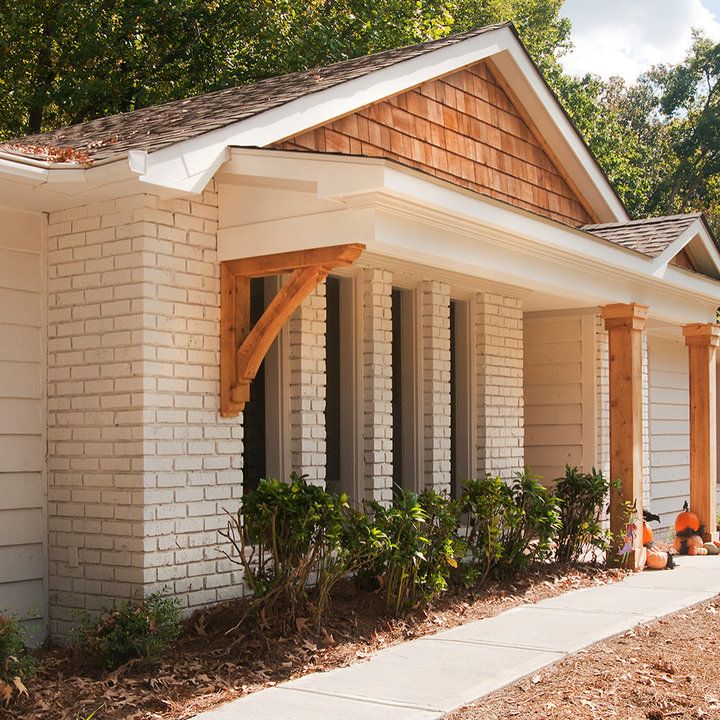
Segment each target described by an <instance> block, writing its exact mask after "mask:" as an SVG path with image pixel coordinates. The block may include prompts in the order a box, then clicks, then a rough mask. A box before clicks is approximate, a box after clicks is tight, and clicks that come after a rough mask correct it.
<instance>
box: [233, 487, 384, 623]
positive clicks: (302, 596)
mask: <svg viewBox="0 0 720 720" xmlns="http://www.w3.org/2000/svg"><path fill="white" fill-rule="evenodd" d="M221 534H222V535H223V537H225V538H226V539H227V540H228V541H230V543H231V544H232V545H233V548H234V550H235V553H234V554H232V555H231V554H228V553H226V555H227V557H228V558H229V559H230V560H231V561H232V562H234V563H236V564H239V565H241V566H242V567H243V569H244V576H245V580H246V582H247V583H248V585H249V587H250V589H251V590H252V592H253V594H254V595H255V597H256V599H257V602H256V605H257V606H261V607H262V608H263V609H264V610H265V611H266V612H272V613H278V614H279V615H282V616H284V617H286V619H289V620H294V619H296V618H297V617H299V616H300V615H301V614H305V613H310V614H312V615H313V616H314V617H315V619H316V620H319V618H320V616H321V615H322V613H323V612H324V611H325V609H326V608H327V605H328V602H329V598H330V593H331V591H332V589H333V587H334V586H335V585H336V583H337V582H338V580H340V578H342V577H343V576H344V575H346V574H347V573H350V572H354V571H357V570H358V569H360V568H362V567H363V566H364V565H367V564H369V563H370V562H372V560H373V558H374V556H375V554H376V552H377V551H378V549H379V547H380V542H381V540H382V538H381V537H380V536H379V533H378V532H377V531H376V529H375V528H373V527H372V525H371V523H370V522H369V519H368V518H367V516H365V515H364V514H363V513H360V512H357V511H354V510H352V509H351V508H350V507H349V505H348V499H347V496H346V495H344V494H343V495H333V494H332V493H328V492H326V491H325V490H323V489H322V488H320V487H317V486H315V485H311V484H309V483H308V482H307V479H306V477H305V476H302V477H300V476H298V475H297V474H296V473H293V474H292V476H291V481H290V483H283V482H280V481H279V480H261V481H260V484H259V486H258V488H257V490H254V491H252V492H250V493H247V494H246V495H245V496H244V498H243V501H242V506H241V508H240V510H239V511H238V513H237V514H236V515H234V516H231V517H230V520H229V522H228V526H227V530H226V531H224V532H222V533H221Z"/></svg>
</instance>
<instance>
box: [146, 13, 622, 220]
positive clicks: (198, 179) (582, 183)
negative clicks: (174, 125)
mask: <svg viewBox="0 0 720 720" xmlns="http://www.w3.org/2000/svg"><path fill="white" fill-rule="evenodd" d="M490 57H492V58H493V61H494V62H495V64H496V66H497V67H498V69H499V70H500V71H501V72H502V73H503V76H504V78H505V81H506V82H508V83H509V84H510V85H511V87H513V90H514V91H515V93H516V94H517V95H518V97H519V99H520V101H521V103H522V104H523V105H524V107H525V110H526V111H527V112H528V113H529V114H530V115H531V116H532V118H533V122H534V123H535V124H536V126H537V127H538V130H539V131H540V132H541V133H542V134H543V139H544V141H545V142H547V143H548V144H549V145H550V147H551V148H552V150H553V152H554V153H555V154H556V156H557V158H558V160H559V161H560V163H561V164H562V165H563V167H564V169H565V171H566V172H567V173H568V174H569V175H570V176H571V177H572V178H573V181H574V183H575V185H576V186H577V187H578V189H579V191H580V192H581V194H582V195H583V197H584V199H585V200H586V201H587V202H588V203H589V204H590V206H591V207H592V208H593V210H594V212H595V213H596V214H597V216H598V219H599V220H600V221H601V222H622V221H625V220H628V216H627V212H626V211H625V208H624V207H623V205H622V203H621V202H620V201H619V199H618V197H617V195H616V194H615V192H614V190H613V188H612V186H611V185H610V183H609V181H608V180H607V178H606V177H605V175H604V174H603V172H602V171H601V169H600V167H599V165H598V164H597V161H596V160H595V158H594V157H593V156H592V154H591V153H590V151H589V150H588V148H587V146H586V145H585V143H584V142H583V141H582V139H581V138H580V136H579V135H578V133H577V131H576V130H575V128H574V127H573V125H572V123H571V122H570V121H569V119H568V117H567V115H566V114H565V113H564V112H563V110H562V108H561V107H560V105H559V103H558V101H557V100H556V98H555V97H554V96H553V94H552V92H551V91H550V90H549V89H548V87H547V85H546V83H545V81H544V80H543V79H542V77H541V75H540V73H539V72H538V70H537V68H536V67H535V66H534V65H533V63H532V62H531V61H530V59H529V58H528V56H527V53H526V52H525V50H524V49H523V47H522V45H521V44H520V42H519V41H518V39H517V37H516V36H515V34H514V33H513V31H512V30H511V29H510V28H509V27H502V28H498V29H495V30H490V31H488V32H486V33H483V34H480V35H477V36H474V37H471V38H468V39H467V40H463V41H461V42H458V43H456V44H455V45H449V46H445V47H442V48H439V49H438V50H435V51H432V52H428V53H425V54H423V55H420V56H417V57H414V58H411V59H408V60H404V61H401V62H398V63H395V64H394V65H391V66H389V67H386V68H382V69H380V70H376V71H374V72H371V73H369V74H367V75H365V76H363V77H359V78H356V79H354V80H349V81H347V82H344V83H342V84H340V85H336V86H334V87H331V88H328V89H326V90H321V91H319V92H315V93H312V94H310V95H306V96H304V97H301V98H298V99H297V100H293V101H291V102H289V103H286V104H284V105H281V106H279V107H276V108H273V109H271V110H267V111H266V112H263V113H260V114H258V115H255V116H253V117H250V118H247V119H245V120H241V121H239V122H237V123H233V124H232V125H228V126H227V127H224V128H220V129H218V130H214V131H212V132H209V133H205V134H204V135H200V136H198V137H195V138H191V139H189V140H186V141H184V142H181V143H178V144H176V145H173V146H171V147H168V148H165V149H163V150H159V151H157V152H155V153H152V154H150V155H148V156H147V162H146V166H145V168H144V171H142V172H140V179H141V180H142V181H143V182H146V183H148V184H153V185H160V186H163V187H169V188H173V189H175V190H178V191H184V192H190V193H198V192H200V191H202V189H203V187H204V186H205V185H206V184H207V182H208V181H209V179H210V177H212V173H213V168H217V167H218V166H219V165H220V164H221V163H222V162H223V160H224V153H225V150H226V148H227V147H228V146H231V145H235V146H242V147H266V146H268V145H270V144H273V143H275V142H278V141H280V140H283V139H285V138H288V137H292V136H294V135H298V134H300V133H302V132H304V131H306V130H308V129H310V128H313V127H317V126H319V125H323V124H326V123H328V122H330V121H331V120H333V119H335V118H338V117H341V116H343V115H347V114H348V113H351V112H353V111H355V110H358V109H359V108H362V107H365V106H367V105H370V104H372V103H375V102H379V101H381V100H383V99H385V98H387V97H390V96H392V95H397V94H398V93H401V92H403V91H405V90H408V89H410V88H412V87H415V86H417V85H419V84H421V83H423V82H426V81H428V80H432V79H434V78H437V77H440V76H443V75H447V74H449V73H452V72H454V71H456V70H459V69H461V68H463V67H467V66H468V65H472V64H474V63H476V62H478V61H480V60H483V59H485V58H490Z"/></svg>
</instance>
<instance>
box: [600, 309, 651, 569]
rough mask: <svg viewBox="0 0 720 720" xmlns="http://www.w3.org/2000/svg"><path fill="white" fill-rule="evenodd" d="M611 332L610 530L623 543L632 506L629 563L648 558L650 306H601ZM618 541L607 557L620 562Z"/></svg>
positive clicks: (636, 563) (639, 564) (635, 563)
mask: <svg viewBox="0 0 720 720" xmlns="http://www.w3.org/2000/svg"><path fill="white" fill-rule="evenodd" d="M600 312H601V316H602V318H603V320H604V321H605V329H606V330H607V331H608V341H609V356H610V368H609V370H610V479H611V480H618V481H620V483H621V489H620V491H619V492H617V491H612V492H611V493H610V529H611V531H612V533H613V535H614V536H615V537H616V539H617V542H618V543H620V545H622V542H623V538H624V536H625V529H626V525H627V522H628V520H629V517H628V506H629V507H634V508H635V511H636V514H635V522H636V532H635V540H634V550H633V552H631V553H630V555H629V556H628V560H627V563H628V567H632V568H639V567H641V566H642V564H643V562H644V553H643V547H642V509H643V481H642V476H643V468H642V460H643V453H642V333H643V330H644V329H645V321H646V319H647V312H648V307H647V305H638V304H636V303H629V304H620V303H618V304H613V305H605V306H604V307H602V308H600ZM617 550H618V547H617V546H613V547H612V548H611V549H610V551H609V552H610V554H611V555H610V556H608V562H609V563H613V562H617V560H618V559H619V558H618V555H617Z"/></svg>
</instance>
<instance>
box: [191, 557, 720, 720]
mask: <svg viewBox="0 0 720 720" xmlns="http://www.w3.org/2000/svg"><path fill="white" fill-rule="evenodd" d="M718 593H720V556H719V557H683V558H680V559H679V560H678V567H677V568H676V569H675V570H672V571H659V572H652V571H646V572H643V573H640V574H638V575H633V576H632V577H630V578H628V579H627V580H625V581H623V582H621V583H615V584H612V585H604V586H601V587H594V588H588V589H584V590H575V591H573V592H569V593H566V594H564V595H559V596H558V597H555V598H551V599H549V600H543V601H542V602H539V603H537V604H535V605H523V606H521V607H517V608H514V609H512V610H508V611H507V612H504V613H502V614H500V615H497V616H496V617H494V618H489V619H487V620H478V621H475V622H469V623H467V624H466V625H460V626H458V627H455V628H453V629H451V630H446V631H444V632H440V633H438V634H437V635H432V636H429V637H424V638H419V639H417V640H412V641H410V642H406V643H402V644H400V645H396V646H394V647H390V648H388V649H386V650H381V651H380V652H377V653H375V654H374V655H373V656H372V657H371V658H370V659H369V660H367V661H365V662H358V663H356V664H354V665H352V666H351V667H346V668H339V669H337V670H331V671H329V672H324V673H313V674H312V675H307V676H305V677H303V678H300V679H298V680H292V681H290V682H286V683H283V684H282V685H278V686H276V687H273V688H269V689H267V690H262V691H260V692H257V693H254V694H252V695H248V696H246V697H243V698H240V699H239V700H235V701H233V702H231V703H228V704H227V705H223V706H221V707H219V708H217V709H216V710H212V711H209V712H205V713H203V714H201V715H198V716H197V718H196V720H341V719H343V720H345V719H352V720H366V719H367V720H431V718H441V717H442V716H443V715H444V714H445V713H447V712H449V711H451V710H454V709H455V708H458V707H460V706H461V705H465V704H467V703H469V702H473V701H475V700H478V699H479V698H481V697H482V696H484V695H487V694H489V693H491V692H494V691H495V690H499V689H500V688H502V687H504V686H505V685H508V684H510V683H512V682H515V681H516V680H519V679H520V678H522V677H525V676H526V675H529V674H530V673H534V672H536V671H537V670H539V669H540V668H542V667H545V666H546V665H549V664H550V663H553V662H555V661H557V660H560V659H562V658H563V657H565V656H566V655H568V654H570V653H574V652H577V651H578V650H581V649H582V648H585V647H588V646H589V645H592V644H594V643H596V642H598V641H600V640H605V639H606V638H609V637H612V636H613V635H617V634H619V633H623V632H625V631H627V630H629V629H630V628H632V627H634V626H635V625H639V624H641V623H647V622H650V621H651V620H655V619H656V618H659V617H662V616H664V615H669V614H670V613H673V612H676V611H677V610H681V609H683V608H686V607H689V606H691V605H695V604H697V603H700V602H703V601H704V600H708V599H710V598H712V597H714V596H715V595H717V594H718Z"/></svg>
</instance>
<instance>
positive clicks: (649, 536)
mask: <svg viewBox="0 0 720 720" xmlns="http://www.w3.org/2000/svg"><path fill="white" fill-rule="evenodd" d="M654 537H655V536H654V535H653V531H652V528H651V527H650V526H649V525H648V524H647V523H643V545H649V544H650V543H651V542H652V541H653V538H654Z"/></svg>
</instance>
